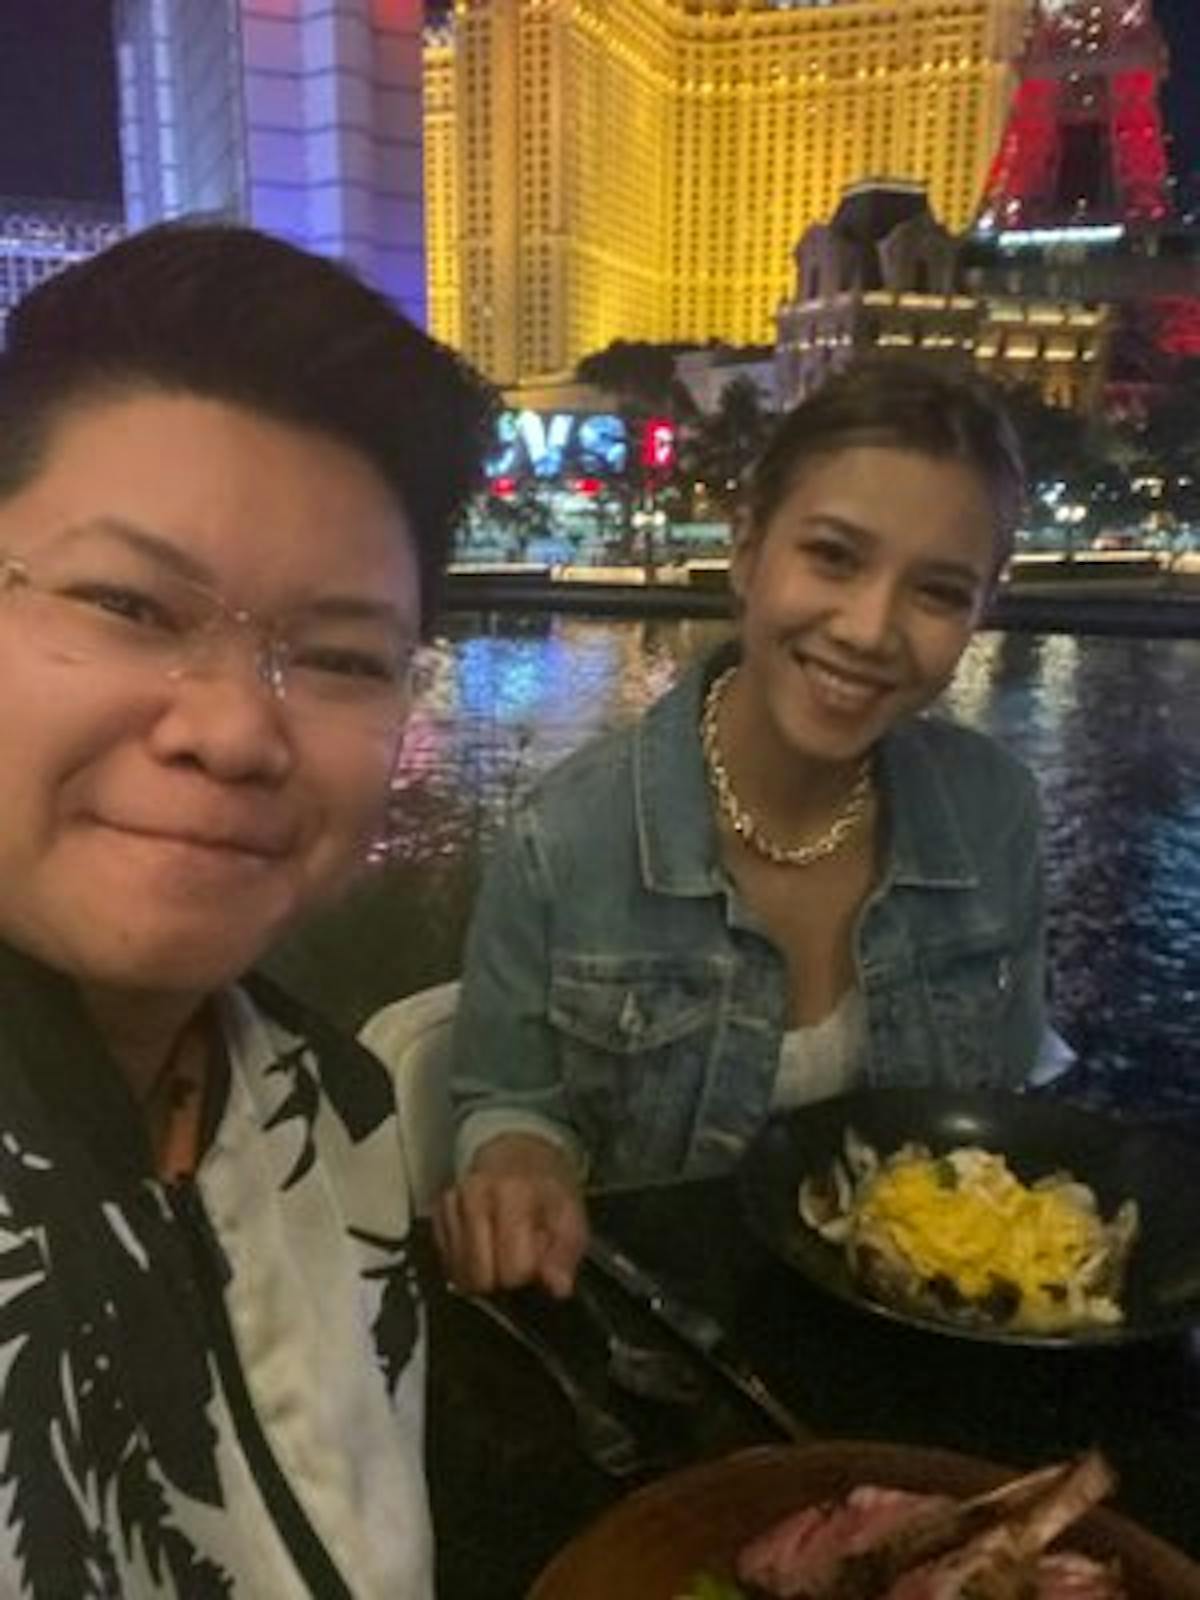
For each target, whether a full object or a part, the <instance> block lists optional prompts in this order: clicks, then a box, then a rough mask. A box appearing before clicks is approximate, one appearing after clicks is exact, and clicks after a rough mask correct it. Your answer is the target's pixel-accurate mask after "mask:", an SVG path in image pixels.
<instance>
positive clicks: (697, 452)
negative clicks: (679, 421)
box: [686, 376, 774, 509]
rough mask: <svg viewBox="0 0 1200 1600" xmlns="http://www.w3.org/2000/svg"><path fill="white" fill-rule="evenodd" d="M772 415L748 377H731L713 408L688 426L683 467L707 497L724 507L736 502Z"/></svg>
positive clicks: (767, 432)
mask: <svg viewBox="0 0 1200 1600" xmlns="http://www.w3.org/2000/svg"><path fill="white" fill-rule="evenodd" d="M773 422H774V418H773V417H772V415H771V413H770V412H769V411H768V410H767V409H766V407H765V406H764V405H763V402H762V396H761V394H760V393H759V390H758V386H757V385H756V384H755V382H754V380H753V379H752V378H748V377H745V376H742V377H737V378H733V379H731V380H730V382H729V383H727V384H726V385H725V387H724V388H723V389H722V390H721V397H720V399H719V400H718V402H717V409H716V410H715V411H714V412H713V413H712V415H711V416H707V417H703V418H701V419H700V421H699V422H698V423H696V424H695V425H694V426H693V428H692V429H691V432H690V435H689V438H688V444H687V451H686V467H687V470H688V472H689V473H690V475H691V477H692V479H693V481H694V482H696V483H702V484H703V485H704V487H705V489H706V491H707V492H708V495H709V497H710V498H711V499H712V500H714V501H716V502H717V504H718V505H721V506H723V507H725V508H727V509H732V508H733V506H734V505H735V504H736V502H737V499H738V495H739V492H740V490H741V486H742V480H743V478H744V476H745V473H746V470H747V468H748V467H749V466H750V464H751V462H752V461H753V460H754V459H755V457H756V456H758V455H759V454H760V452H761V451H762V449H763V446H764V445H765V444H766V442H767V439H768V437H769V436H770V433H771V428H772V426H773Z"/></svg>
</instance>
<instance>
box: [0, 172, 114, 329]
mask: <svg viewBox="0 0 1200 1600" xmlns="http://www.w3.org/2000/svg"><path fill="white" fill-rule="evenodd" d="M124 233H125V229H124V226H123V224H122V222H121V218H120V216H119V215H118V214H117V213H116V212H115V211H113V210H111V209H110V208H109V207H108V206H103V205H93V204H90V203H88V202H85V201H75V200H62V201H53V200H46V201H38V200H5V199H2V198H0V344H2V343H3V339H4V324H5V322H6V321H7V319H8V313H9V311H10V310H11V309H12V307H13V306H15V305H16V303H17V301H18V300H20V299H22V298H23V296H25V295H26V294H28V293H29V291H30V289H33V288H35V287H36V286H37V285H38V284H39V283H44V282H45V280H46V279H47V278H52V277H53V276H54V275H55V273H56V272H61V271H62V269H63V268H64V267H69V266H70V265H71V263H72V262H73V261H82V260H83V259H84V258H85V257H86V256H90V255H94V254H95V253H96V251H97V250H104V249H106V248H107V247H108V246H109V245H110V244H116V242H117V240H118V239H120V238H122V237H123V235H124Z"/></svg>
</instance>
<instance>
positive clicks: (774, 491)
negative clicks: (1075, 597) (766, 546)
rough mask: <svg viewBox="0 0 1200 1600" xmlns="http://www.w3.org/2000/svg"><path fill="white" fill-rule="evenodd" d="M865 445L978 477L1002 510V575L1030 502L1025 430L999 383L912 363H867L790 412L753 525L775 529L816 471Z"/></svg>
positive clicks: (755, 504) (763, 459) (751, 506)
mask: <svg viewBox="0 0 1200 1600" xmlns="http://www.w3.org/2000/svg"><path fill="white" fill-rule="evenodd" d="M864 445H868V446H869V445H881V446H884V447H887V448H893V449H898V450H913V451H917V452H919V453H920V454H922V455H927V456H932V457H934V458H935V459H938V460H948V461H958V462H961V463H962V464H963V465H964V466H966V467H969V468H971V469H972V470H973V471H975V472H976V473H977V474H978V475H979V477H980V479H981V480H982V482H983V483H984V485H985V486H986V488H987V491H988V494H989V495H990V497H991V501H992V505H993V507H994V509H995V540H996V564H995V570H996V571H997V572H999V570H1000V568H1001V567H1003V565H1004V563H1005V562H1006V561H1007V560H1008V558H1009V556H1010V555H1011V554H1012V550H1013V543H1014V540H1015V537H1016V530H1017V525H1018V523H1019V521H1020V518H1021V512H1022V509H1023V507H1024V504H1025V468H1024V463H1023V461H1022V459H1021V447H1020V444H1019V443H1018V441H1017V435H1016V432H1015V431H1014V429H1013V425H1012V423H1011V421H1010V420H1009V417H1008V414H1007V412H1006V411H1005V409H1004V406H1003V404H1002V403H1001V401H1000V398H999V395H998V394H997V392H996V390H995V389H994V387H993V386H992V385H991V384H990V383H988V382H986V381H985V380H984V379H982V378H977V377H974V376H966V375H964V374H959V373H954V372H950V371H946V370H944V369H941V368H938V367H934V366H932V365H931V364H929V363H926V362H921V361H917V360H914V359H912V358H906V357H901V356H864V357H862V358H861V359H859V360H858V361H855V362H854V363H852V364H851V365H850V366H848V367H845V368H844V369H843V370H842V371H841V372H839V373H837V374H836V375H835V376H834V377H832V378H830V379H829V380H828V381H827V382H826V383H825V384H824V385H823V386H822V387H821V388H820V389H818V390H816V391H815V393H813V394H812V395H810V396H809V397H808V398H807V399H806V400H802V401H801V402H800V404H799V405H798V406H796V407H795V409H794V410H792V411H790V412H788V414H787V415H786V416H785V417H784V418H783V420H782V421H781V422H780V424H779V426H778V427H777V429H776V430H775V433H774V434H773V436H772V437H771V439H770V440H769V442H768V443H767V446H766V448H765V450H764V451H763V453H762V454H761V456H760V457H759V458H758V460H757V461H756V462H755V464H754V466H753V467H752V468H751V471H750V475H749V478H748V480H747V484H746V505H747V509H748V512H749V516H750V521H751V526H752V527H753V528H754V529H756V530H758V531H761V530H763V529H765V528H766V526H767V524H768V522H770V520H771V518H772V517H773V516H774V515H775V513H776V511H778V509H779V507H780V505H781V503H782V502H783V500H784V499H785V498H786V497H787V495H788V494H789V493H790V492H791V490H792V488H793V487H794V485H795V483H796V481H797V479H798V477H799V476H800V474H801V473H802V471H803V470H804V468H805V467H807V466H808V465H809V464H810V463H812V462H814V461H817V460H819V459H822V458H826V457H828V456H831V455H835V454H837V453H838V452H839V451H841V450H852V449H855V448H857V447H860V446H864Z"/></svg>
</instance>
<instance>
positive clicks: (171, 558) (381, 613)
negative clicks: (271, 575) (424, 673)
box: [63, 516, 407, 627]
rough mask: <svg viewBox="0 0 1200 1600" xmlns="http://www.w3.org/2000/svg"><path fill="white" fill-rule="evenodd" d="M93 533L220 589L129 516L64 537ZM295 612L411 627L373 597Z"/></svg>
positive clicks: (98, 520) (104, 519) (323, 601)
mask: <svg viewBox="0 0 1200 1600" xmlns="http://www.w3.org/2000/svg"><path fill="white" fill-rule="evenodd" d="M89 534H91V535H94V534H102V535H104V536H106V537H108V538H111V539H115V540H116V541H117V543H119V544H123V545H124V546H125V547H126V548H127V549H129V550H132V551H134V552H135V553H136V554H137V555H139V556H143V557H144V558H145V559H147V560H149V561H154V562H157V563H158V564H159V565H160V566H164V567H167V568H169V569H170V570H171V571H172V572H174V573H175V574H176V575H177V576H178V577H181V578H185V579H187V581H188V582H189V583H196V584H200V585H201V586H203V587H204V588H207V589H212V590H214V591H216V590H217V589H219V585H218V584H217V581H216V578H215V576H214V574H213V571H212V568H211V567H209V566H208V565H207V564H206V563H205V562H203V561H201V560H199V559H198V558H197V557H196V556H193V555H192V554H191V552H190V551H188V550H184V549H182V548H181V546H179V545H177V544H176V543H175V542H174V541H173V540H171V539H166V538H164V537H163V536H162V535H161V534H158V533H151V532H150V530H149V529H148V528H142V527H139V526H138V524H137V523H135V522H130V521H129V520H128V519H127V518H125V517H113V516H100V517H94V518H92V519H90V520H89V521H87V522H82V523H77V524H75V525H74V526H72V527H70V528H68V529H67V530H66V531H65V533H64V535H63V537H64V538H68V539H69V538H83V537H86V536H87V535H89ZM291 609H294V610H297V611H303V612H306V613H317V614H319V615H321V616H324V617H332V618H336V619H340V620H343V621H347V622H356V621H364V622H392V623H396V624H397V625H399V626H401V627H404V626H406V625H407V623H406V619H405V617H404V615H403V614H402V611H401V609H400V607H399V606H397V605H395V604H394V603H393V602H392V601H391V600H381V599H376V598H375V596H373V595H360V594H326V593H324V592H322V593H319V594H317V595H315V596H313V598H312V599H310V600H304V601H302V602H301V603H300V604H299V605H298V606H295V607H293V608H291Z"/></svg>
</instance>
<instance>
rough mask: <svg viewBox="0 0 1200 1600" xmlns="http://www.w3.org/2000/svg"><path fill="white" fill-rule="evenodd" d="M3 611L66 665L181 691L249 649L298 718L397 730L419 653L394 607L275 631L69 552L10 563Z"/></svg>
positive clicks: (278, 623) (85, 553) (118, 562)
mask: <svg viewBox="0 0 1200 1600" xmlns="http://www.w3.org/2000/svg"><path fill="white" fill-rule="evenodd" d="M0 608H3V609H4V610H5V611H10V612H11V613H12V615H13V617H14V619H15V620H16V621H17V622H18V624H19V625H21V626H22V627H23V629H24V631H25V633H26V637H27V641H28V643H29V646H30V647H31V648H36V649H37V650H39V651H41V652H42V653H43V654H44V655H47V656H49V657H50V658H52V659H53V660H55V661H60V662H65V663H72V664H74V663H77V664H79V665H80V666H86V665H95V666H108V667H112V668H115V669H117V670H120V671H123V672H129V673H132V674H134V675H135V676H137V677H139V678H141V677H147V676H149V677H157V678H159V679H166V680H168V681H179V680H181V679H183V678H185V677H190V676H193V675H201V674H203V673H204V672H205V671H211V670H212V669H213V665H214V663H215V661H216V660H217V659H218V657H219V656H221V655H222V654H223V652H224V651H226V650H228V648H229V647H230V646H231V645H233V644H236V643H239V642H240V641H243V640H247V641H249V643H250V645H251V647H252V650H253V662H254V669H255V672H256V675H257V677H258V679H259V681H260V682H261V683H262V684H264V685H265V686H266V688H267V689H268V690H269V691H270V692H271V693H272V694H273V695H274V696H275V697H276V698H277V699H279V700H282V701H285V702H286V704H287V706H288V708H289V709H290V710H295V711H297V712H304V713H315V714H319V715H324V716H344V717H347V718H351V719H354V720H361V721H363V722H365V723H368V724H370V725H371V726H372V727H376V726H383V727H385V728H386V727H389V726H397V725H398V724H399V721H400V719H401V716H402V714H403V711H404V703H405V695H406V690H407V687H408V682H409V675H410V669H411V668H412V665H413V659H414V655H415V643H414V641H413V640H412V639H411V638H410V637H409V636H408V635H407V634H406V632H405V630H404V629H403V628H402V627H401V625H400V624H399V623H398V622H397V621H395V620H394V619H392V618H391V617H390V616H389V615H388V614H387V613H388V608H387V607H380V608H376V607H374V606H373V605H370V604H365V605H359V604H358V603H357V602H355V601H348V602H340V601H339V602H331V603H330V604H329V606H328V607H322V605H321V604H320V603H318V604H316V605H314V606H311V607H308V608H304V609H301V610H298V611H295V612H293V613H290V614H288V615H286V616H281V617H279V618H276V619H272V620H267V619H263V618H260V617H257V616H256V615H254V613H252V612H250V611H246V610H242V609H240V608H238V607H235V606H233V605H231V604H230V603H229V601H227V600H226V599H225V598H224V597H223V596H222V595H220V594H218V593H217V591H216V590H214V589H210V588H208V587H207V586H206V585H204V584H201V583H196V582H193V581H191V580H190V579H188V578H184V577H180V576H177V575H176V574H175V573H172V572H169V571H166V570H160V569H159V568H158V567H157V566H153V565H151V564H149V563H147V562H146V561H144V560H141V559H138V558H135V557H132V556H129V555H126V554H125V553H124V552H123V551H120V550H117V551H113V550H111V549H109V548H107V547H104V548H102V549H101V550H99V551H97V550H94V549H90V548H88V547H87V546H86V545H83V546H79V545H76V544H74V543H68V545H67V547H66V548H64V549H59V550H49V551H47V552H45V553H43V554H40V555H39V556H38V558H37V559H36V560H28V559H25V558H20V559H18V558H16V557H13V556H6V555H4V554H3V553H2V552H0Z"/></svg>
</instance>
